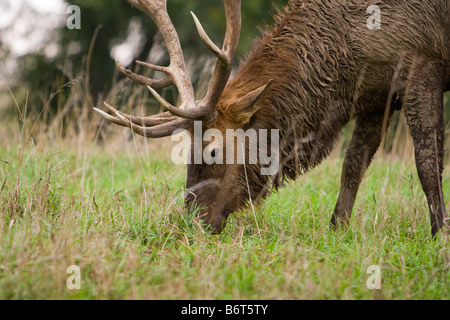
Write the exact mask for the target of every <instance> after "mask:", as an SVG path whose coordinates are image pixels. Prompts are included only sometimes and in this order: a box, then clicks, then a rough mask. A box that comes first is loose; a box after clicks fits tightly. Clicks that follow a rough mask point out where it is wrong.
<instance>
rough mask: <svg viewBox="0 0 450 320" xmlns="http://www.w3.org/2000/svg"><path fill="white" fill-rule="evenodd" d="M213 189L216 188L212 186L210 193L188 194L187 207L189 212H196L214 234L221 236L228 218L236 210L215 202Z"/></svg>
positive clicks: (186, 198) (186, 197)
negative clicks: (212, 195)
mask: <svg viewBox="0 0 450 320" xmlns="http://www.w3.org/2000/svg"><path fill="white" fill-rule="evenodd" d="M211 189H215V188H214V187H213V186H210V187H209V190H210V192H195V193H194V192H192V191H190V192H187V193H186V195H185V207H186V209H187V210H188V211H189V212H195V214H196V216H197V217H198V218H200V219H201V220H202V221H203V222H204V223H205V224H206V225H207V226H208V227H210V228H211V232H212V233H213V234H219V233H221V232H222V230H223V229H224V228H225V226H226V221H227V219H228V216H229V215H230V214H231V213H233V212H234V211H236V210H235V209H234V208H230V207H228V206H226V205H225V204H224V203H221V202H222V201H220V200H219V201H216V202H214V197H211V194H215V193H214V191H215V190H211ZM211 191H213V192H211Z"/></svg>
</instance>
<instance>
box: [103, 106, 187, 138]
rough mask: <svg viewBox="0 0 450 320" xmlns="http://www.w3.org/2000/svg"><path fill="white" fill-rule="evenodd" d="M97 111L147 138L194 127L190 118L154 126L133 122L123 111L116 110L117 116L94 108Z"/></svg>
mask: <svg viewBox="0 0 450 320" xmlns="http://www.w3.org/2000/svg"><path fill="white" fill-rule="evenodd" d="M94 110H95V111H97V112H98V113H100V114H101V115H102V116H103V117H104V118H105V119H107V120H108V121H111V122H112V123H115V124H117V125H119V126H123V127H128V128H131V129H132V130H133V131H134V132H136V133H137V134H139V135H141V136H143V137H146V138H154V139H156V138H163V137H167V136H170V135H172V134H173V133H174V131H175V130H177V129H188V128H190V127H192V125H193V121H192V120H189V119H180V118H171V119H170V120H165V122H162V123H160V124H157V125H156V124H155V125H154V126H153V127H146V126H140V125H138V124H136V123H135V122H133V121H132V120H131V119H128V118H126V117H124V116H122V113H120V112H116V113H115V115H116V116H117V118H116V117H113V116H111V115H109V114H107V113H106V112H104V111H102V110H100V109H97V108H94Z"/></svg>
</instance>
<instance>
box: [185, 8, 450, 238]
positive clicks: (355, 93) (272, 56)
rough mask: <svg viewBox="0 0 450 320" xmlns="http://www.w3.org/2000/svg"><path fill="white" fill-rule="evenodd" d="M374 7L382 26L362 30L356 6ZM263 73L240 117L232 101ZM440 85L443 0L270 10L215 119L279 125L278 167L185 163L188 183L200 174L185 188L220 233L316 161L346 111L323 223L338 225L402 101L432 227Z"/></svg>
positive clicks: (449, 21)
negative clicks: (259, 94) (342, 154)
mask: <svg viewBox="0 0 450 320" xmlns="http://www.w3.org/2000/svg"><path fill="white" fill-rule="evenodd" d="M372 4H377V5H379V6H380V8H381V15H382V25H381V29H379V30H369V29H368V28H367V26H366V21H367V19H368V17H369V14H368V13H367V12H366V10H367V7H368V6H370V5H372ZM271 80H272V83H271V86H270V89H269V92H268V93H267V94H266V95H265V96H264V99H263V100H262V101H258V102H257V103H258V104H260V108H259V109H258V111H257V112H256V113H254V114H253V115H252V116H251V117H250V118H246V117H244V118H242V117H240V115H241V114H242V110H240V109H239V106H236V104H235V101H236V100H237V99H239V97H242V96H243V95H245V94H247V93H248V92H250V91H252V90H255V89H257V88H259V87H261V86H264V85H266V84H267V83H269V82H270V81H271ZM449 89H450V0H420V1H419V0H386V1H382V2H381V1H375V2H373V1H364V0H346V1H344V0H297V1H290V3H289V5H288V6H287V7H286V8H285V9H284V11H282V12H281V11H280V12H277V14H276V17H275V24H274V26H273V27H271V28H269V29H268V30H266V31H264V32H263V35H262V37H261V39H258V40H257V41H256V42H255V44H254V48H253V50H252V52H251V53H250V54H249V56H248V57H247V59H246V60H245V62H244V63H242V65H241V66H240V68H239V70H238V71H237V73H236V75H235V77H234V78H233V79H232V80H231V81H230V82H229V83H228V85H227V87H226V89H225V91H224V92H223V94H222V98H221V100H220V103H219V105H218V117H217V119H216V120H215V121H213V122H211V123H208V124H206V125H205V130H206V129H208V128H218V129H220V130H222V131H223V132H224V130H225V129H226V128H243V129H244V130H245V129H248V128H254V129H260V128H265V129H279V130H280V142H281V143H280V144H281V146H280V148H281V149H280V159H281V164H282V167H281V170H280V172H279V174H278V175H276V176H274V177H267V176H261V175H260V166H259V165H246V166H245V167H244V166H243V165H241V166H239V165H213V166H206V165H189V167H188V181H187V188H192V187H195V186H197V185H198V184H199V183H201V182H202V181H205V180H211V181H213V182H212V183H209V184H208V186H207V187H204V188H200V189H197V190H196V191H194V192H192V193H191V194H190V195H188V197H187V202H188V203H189V204H191V203H192V202H193V201H194V200H195V202H196V203H197V204H198V205H201V206H205V207H207V209H203V211H202V215H203V217H204V219H205V221H206V222H207V223H209V224H211V225H212V226H213V228H214V230H215V231H218V232H220V231H221V230H222V228H223V226H224V224H225V221H226V218H227V216H228V214H230V213H231V212H233V211H236V210H238V209H240V208H242V207H243V206H245V205H246V204H248V202H249V199H252V200H253V201H254V202H258V201H260V200H262V199H264V197H265V196H266V195H267V194H268V193H269V192H270V191H271V190H272V188H275V189H276V188H278V187H280V186H282V185H283V182H284V181H286V180H290V179H295V178H296V177H297V176H298V175H300V174H303V173H305V172H307V171H308V170H310V169H312V168H314V167H315V166H316V165H318V164H319V163H320V162H321V161H322V160H323V159H324V158H325V157H326V156H327V155H329V153H330V152H331V150H332V148H333V145H334V142H335V141H336V138H337V137H338V135H339V132H340V130H341V129H342V127H343V126H344V125H345V124H346V123H347V122H348V121H349V120H351V119H355V120H356V126H355V131H354V134H353V139H352V142H351V144H350V146H349V149H348V151H347V156H346V159H345V162H344V166H343V172H342V185H341V192H340V195H339V199H338V202H337V205H336V209H335V212H334V215H333V218H332V225H333V226H338V225H340V224H341V223H342V224H346V223H348V220H349V218H350V215H351V211H352V208H353V204H354V201H355V197H356V193H357V190H358V187H359V184H360V182H361V179H362V177H363V174H364V172H365V170H366V168H367V167H368V166H369V164H370V162H371V160H372V157H373V156H374V154H375V152H376V150H377V149H378V146H379V144H380V142H381V139H382V137H383V134H384V131H385V130H386V128H387V126H388V122H389V119H390V117H391V115H392V113H393V112H394V111H395V110H396V109H400V108H403V109H404V110H405V114H406V117H407V120H408V124H409V126H410V129H411V133H412V136H413V138H414V143H415V148H416V163H417V169H418V172H419V176H420V180H421V183H422V186H423V189H424V191H425V194H426V196H427V199H428V203H429V206H430V215H431V225H432V232H433V234H436V233H437V232H438V231H439V230H440V229H441V228H442V227H443V225H444V219H445V217H446V214H445V205H444V196H443V191H442V182H441V180H442V179H441V178H442V170H443V162H442V161H443V154H444V150H443V144H444V123H443V92H444V91H445V90H449Z"/></svg>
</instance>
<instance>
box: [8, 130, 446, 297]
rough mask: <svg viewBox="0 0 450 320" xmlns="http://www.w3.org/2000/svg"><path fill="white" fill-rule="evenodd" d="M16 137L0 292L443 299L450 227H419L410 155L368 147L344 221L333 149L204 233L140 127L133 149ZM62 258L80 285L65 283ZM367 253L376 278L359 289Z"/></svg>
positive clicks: (161, 147)
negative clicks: (341, 228)
mask: <svg viewBox="0 0 450 320" xmlns="http://www.w3.org/2000/svg"><path fill="white" fill-rule="evenodd" d="M16 140H17V139H16V138H11V139H10V140H9V142H8V143H5V144H1V145H0V160H1V161H0V298H1V299H448V298H449V297H450V285H449V284H450V249H449V238H448V236H444V235H443V234H440V235H439V237H438V238H437V239H436V240H432V239H431V238H430V232H429V229H430V227H429V222H428V210H427V206H426V201H425V197H424V194H423V192H422V190H421V187H420V183H419V181H418V178H417V174H416V171H415V168H414V165H413V162H412V161H411V159H410V160H408V161H406V162H405V161H399V160H396V159H395V158H394V157H390V156H380V155H379V156H378V157H377V159H376V161H375V162H374V163H373V165H372V166H371V168H370V170H369V171H368V173H367V175H366V177H365V179H364V183H363V185H362V186H361V189H360V193H359V195H358V199H357V203H356V205H355V209H354V212H353V217H352V221H351V226H350V228H349V229H348V230H347V231H346V232H337V233H335V232H331V231H330V230H329V228H328V223H329V220H330V217H331V213H332V211H333V208H334V205H335V201H336V198H337V194H338V191H339V185H340V182H339V178H340V172H341V164H342V159H341V157H340V156H332V157H330V158H329V159H328V160H327V161H326V162H325V163H324V164H322V165H321V166H320V167H318V168H317V169H315V170H314V171H313V172H311V173H310V174H308V175H305V176H303V177H301V178H300V179H298V180H297V181H295V182H292V183H289V184H288V185H287V187H286V188H284V189H282V190H281V191H280V192H279V193H276V194H273V195H272V196H271V197H270V198H269V199H268V200H267V201H266V202H265V203H264V204H263V205H262V206H260V207H258V208H255V213H256V214H255V215H254V214H253V212H252V210H246V211H244V212H241V213H237V214H234V215H233V216H232V217H231V218H230V219H229V224H228V225H227V228H226V229H225V230H224V232H223V233H222V234H220V235H211V234H209V233H208V232H205V231H204V229H203V227H202V226H201V224H200V223H199V221H197V220H196V219H193V218H192V217H191V216H188V215H187V214H186V213H185V211H184V210H183V201H182V194H183V185H184V181H185V168H184V167H183V166H173V165H172V164H171V162H170V146H168V145H167V143H164V142H163V143H161V142H156V141H145V140H144V139H141V138H139V139H138V141H137V143H138V146H137V147H138V150H140V151H139V154H137V153H136V151H135V147H134V143H133V141H132V140H131V141H122V140H120V139H116V140H114V141H113V142H111V143H108V144H106V145H104V146H103V147H102V146H99V145H95V144H93V143H85V144H84V145H83V144H79V143H78V144H77V143H76V142H74V141H71V140H70V139H66V140H64V141H62V142H59V143H48V144H44V143H41V144H38V145H37V146H35V145H34V144H33V143H31V141H30V142H27V143H25V144H24V143H20V142H19V141H16ZM80 145H82V146H81V147H80ZM447 167H448V166H447ZM449 191H450V173H449V170H448V169H447V171H446V172H445V179H444V193H445V194H446V195H448V194H449ZM446 200H447V202H449V201H450V198H449V197H448V196H446ZM255 218H256V221H255ZM70 265H77V266H79V267H80V269H81V289H80V290H69V289H68V288H67V286H66V280H67V279H68V277H69V276H70V274H67V273H66V270H67V268H68V266H70ZM371 265H377V266H379V267H380V268H381V271H382V288H381V289H380V290H369V289H368V288H367V285H366V281H367V280H368V278H369V277H370V274H367V269H368V267H369V266H371Z"/></svg>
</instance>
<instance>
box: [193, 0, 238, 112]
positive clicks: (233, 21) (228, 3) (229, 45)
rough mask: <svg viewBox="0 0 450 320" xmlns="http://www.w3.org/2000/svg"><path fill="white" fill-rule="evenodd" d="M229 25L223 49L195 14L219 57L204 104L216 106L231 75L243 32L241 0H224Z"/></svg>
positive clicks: (200, 27) (199, 25) (204, 39)
mask: <svg viewBox="0 0 450 320" xmlns="http://www.w3.org/2000/svg"><path fill="white" fill-rule="evenodd" d="M224 6H225V14H226V19H227V27H226V32H225V39H224V42H223V46H222V49H221V50H220V49H219V48H218V47H217V46H216V45H215V44H214V43H213V42H212V41H211V39H209V37H208V35H207V34H206V32H205V31H204V29H203V27H202V25H201V24H200V21H198V19H197V17H196V16H195V15H194V14H192V15H193V18H194V21H195V24H196V26H197V30H198V32H199V34H200V37H201V38H202V40H203V42H204V43H205V44H206V46H207V47H208V49H210V50H211V51H212V53H213V54H214V55H215V56H216V57H217V62H216V65H215V67H214V72H213V76H212V79H211V82H210V84H209V87H208V92H207V94H206V96H205V98H204V99H203V101H202V105H207V106H209V107H210V108H215V107H216V105H217V103H218V102H219V99H220V96H221V95H222V92H223V90H224V89H225V86H226V84H227V82H228V79H229V78H230V75H231V68H232V64H233V59H234V55H235V53H236V48H237V45H238V43H239V37H240V33H241V0H224Z"/></svg>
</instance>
